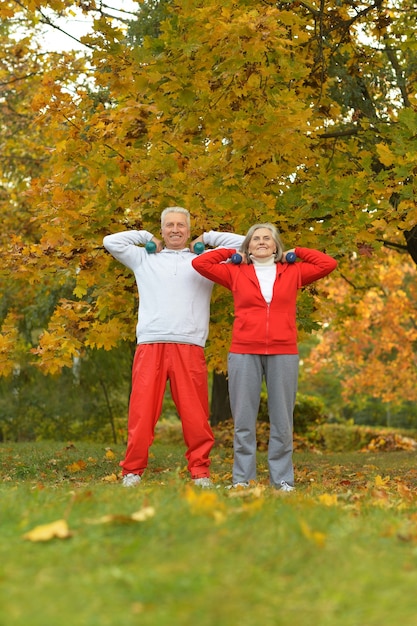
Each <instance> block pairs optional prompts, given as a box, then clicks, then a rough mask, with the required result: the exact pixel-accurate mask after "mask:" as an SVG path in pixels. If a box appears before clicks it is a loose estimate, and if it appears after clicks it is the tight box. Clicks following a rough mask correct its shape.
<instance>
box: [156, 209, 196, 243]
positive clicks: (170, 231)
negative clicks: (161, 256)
mask: <svg viewBox="0 0 417 626" xmlns="http://www.w3.org/2000/svg"><path fill="white" fill-rule="evenodd" d="M161 234H162V238H163V240H164V242H165V246H166V247H167V248H169V249H171V250H182V249H183V248H185V247H186V246H187V242H188V240H189V238H190V229H189V228H188V225H187V219H186V216H185V215H184V214H183V213H177V212H176V211H173V212H172V213H167V214H166V215H165V219H164V223H163V225H162V228H161Z"/></svg>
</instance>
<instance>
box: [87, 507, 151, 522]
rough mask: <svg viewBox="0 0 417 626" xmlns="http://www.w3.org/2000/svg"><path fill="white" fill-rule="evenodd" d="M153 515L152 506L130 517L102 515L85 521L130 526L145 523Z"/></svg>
mask: <svg viewBox="0 0 417 626" xmlns="http://www.w3.org/2000/svg"><path fill="white" fill-rule="evenodd" d="M154 515H155V509H154V508H153V506H145V507H143V509H140V511H136V512H135V513H132V514H131V515H118V514H112V515H103V516H102V517H99V518H97V519H95V520H87V522H88V523H89V524H130V523H131V522H145V521H146V520H147V519H150V518H151V517H154Z"/></svg>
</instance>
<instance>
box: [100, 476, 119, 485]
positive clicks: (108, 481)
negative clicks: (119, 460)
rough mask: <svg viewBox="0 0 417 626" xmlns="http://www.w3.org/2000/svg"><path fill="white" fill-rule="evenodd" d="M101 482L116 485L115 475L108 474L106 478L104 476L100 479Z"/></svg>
mask: <svg viewBox="0 0 417 626" xmlns="http://www.w3.org/2000/svg"><path fill="white" fill-rule="evenodd" d="M101 480H103V481H104V482H105V483H117V480H118V479H117V476H116V474H109V475H108V476H104V478H102V479H101Z"/></svg>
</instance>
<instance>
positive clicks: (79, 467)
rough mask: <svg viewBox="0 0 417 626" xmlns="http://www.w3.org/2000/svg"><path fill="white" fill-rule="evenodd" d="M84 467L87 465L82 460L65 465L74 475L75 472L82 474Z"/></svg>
mask: <svg viewBox="0 0 417 626" xmlns="http://www.w3.org/2000/svg"><path fill="white" fill-rule="evenodd" d="M86 467H87V463H86V462H85V461H83V460H80V461H74V463H71V464H70V465H67V470H68V471H69V472H72V473H74V474H75V473H76V472H82V471H83V470H85V468H86Z"/></svg>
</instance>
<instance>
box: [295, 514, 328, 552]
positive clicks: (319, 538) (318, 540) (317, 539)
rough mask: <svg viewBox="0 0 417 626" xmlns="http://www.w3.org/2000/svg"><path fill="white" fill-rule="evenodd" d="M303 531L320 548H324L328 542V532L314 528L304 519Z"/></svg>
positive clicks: (301, 522)
mask: <svg viewBox="0 0 417 626" xmlns="http://www.w3.org/2000/svg"><path fill="white" fill-rule="evenodd" d="M300 528H301V532H302V533H303V535H304V537H306V538H307V539H308V540H309V541H311V542H312V543H315V544H316V545H317V546H318V547H319V548H323V547H324V545H325V543H326V534H325V533H322V532H320V531H318V530H312V529H311V528H310V526H309V525H308V524H307V522H305V521H304V520H301V521H300Z"/></svg>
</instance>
